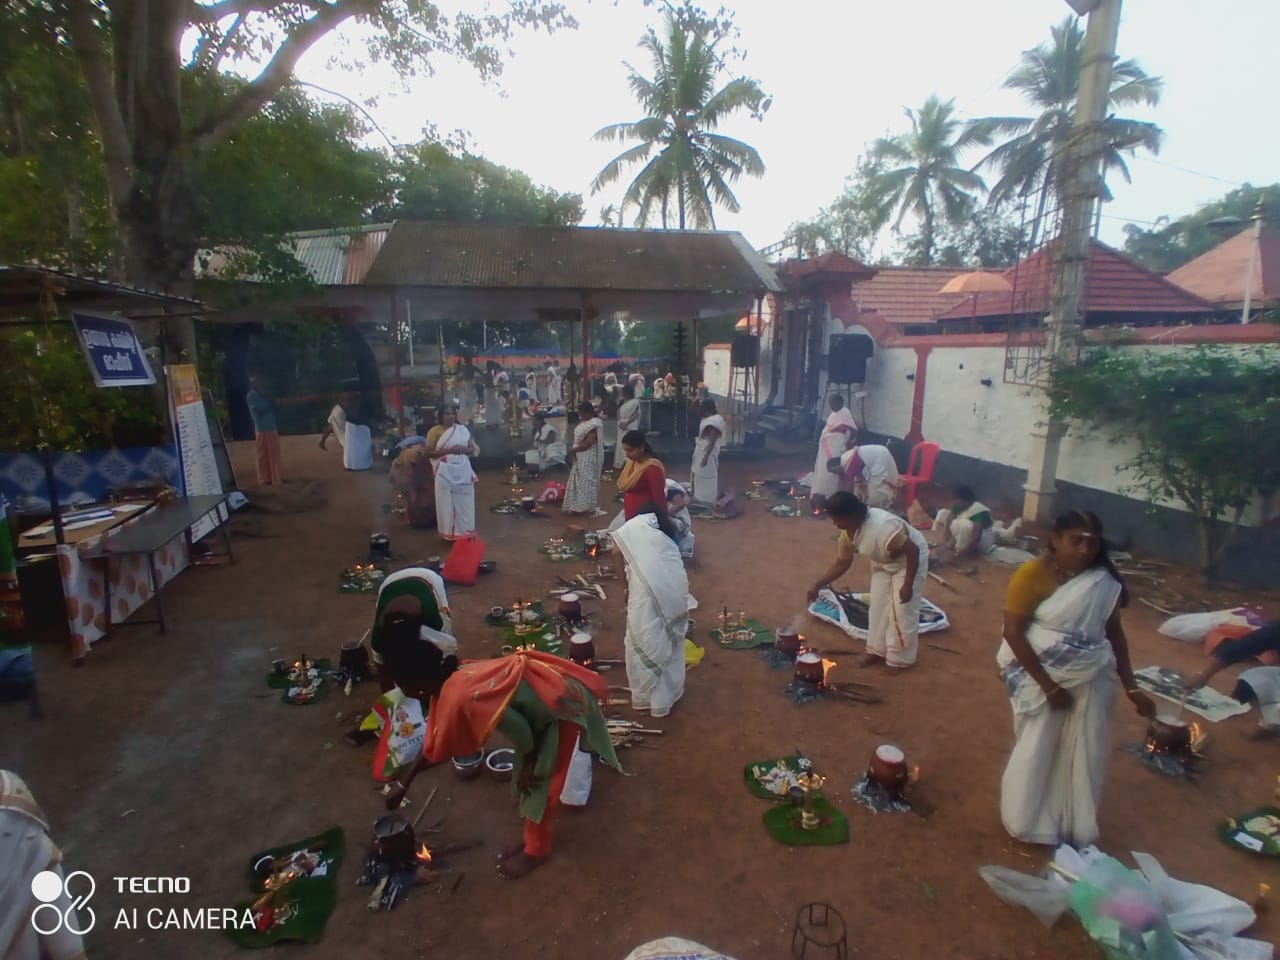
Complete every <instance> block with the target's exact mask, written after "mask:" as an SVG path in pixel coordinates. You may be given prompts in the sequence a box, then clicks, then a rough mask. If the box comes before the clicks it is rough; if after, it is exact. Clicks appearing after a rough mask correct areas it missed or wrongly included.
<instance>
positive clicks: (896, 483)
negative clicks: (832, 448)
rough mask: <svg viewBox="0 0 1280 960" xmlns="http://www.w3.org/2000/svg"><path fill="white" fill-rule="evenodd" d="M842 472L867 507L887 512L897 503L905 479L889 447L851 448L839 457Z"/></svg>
mask: <svg viewBox="0 0 1280 960" xmlns="http://www.w3.org/2000/svg"><path fill="white" fill-rule="evenodd" d="M840 468H841V470H842V472H843V473H844V476H845V479H846V480H850V481H852V482H853V485H854V490H855V492H856V493H857V494H858V495H859V496H860V497H861V498H862V499H863V500H865V501H866V502H867V506H869V507H879V508H880V509H882V510H888V509H890V508H891V507H892V506H893V503H894V501H895V500H897V498H898V488H899V487H900V486H902V477H901V476H900V475H899V474H898V464H897V462H896V461H895V460H894V459H893V453H892V452H891V451H890V450H889V448H888V447H882V446H879V445H877V444H866V443H864V444H861V445H860V446H856V447H850V448H849V449H848V450H846V451H845V452H844V453H842V454H841V455H840Z"/></svg>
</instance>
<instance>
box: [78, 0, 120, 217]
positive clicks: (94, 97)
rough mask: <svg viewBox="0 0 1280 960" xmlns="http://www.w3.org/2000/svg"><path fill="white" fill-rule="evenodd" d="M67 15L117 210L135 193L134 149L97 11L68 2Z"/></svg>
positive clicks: (81, 0) (82, 1)
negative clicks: (116, 90) (117, 94)
mask: <svg viewBox="0 0 1280 960" xmlns="http://www.w3.org/2000/svg"><path fill="white" fill-rule="evenodd" d="M67 12H68V15H69V21H70V34H71V48H72V50H73V51H74V52H75V55H76V59H77V60H78V61H79V63H80V72H81V73H83V74H84V81H85V88H86V89H87V91H88V94H89V102H90V103H91V104H92V106H93V114H94V118H95V120H96V121H97V127H98V136H99V138H100V139H101V140H102V153H103V158H104V160H105V161H106V168H107V187H108V189H109V190H110V192H111V200H112V204H111V206H112V209H113V211H114V210H118V209H119V208H120V205H121V204H123V203H124V201H125V200H126V199H127V198H128V196H129V194H130V193H131V192H132V191H133V172H134V171H133V166H134V165H133V150H132V148H131V147H130V145H129V135H128V132H127V131H126V129H125V124H124V116H123V115H122V114H121V112H120V103H119V101H117V100H116V97H115V89H116V85H115V83H114V82H113V80H112V77H111V67H110V64H109V63H108V62H107V52H106V49H105V48H104V47H103V43H102V31H101V29H100V28H99V26H98V23H97V22H96V20H95V18H94V13H95V8H94V6H93V4H92V3H91V2H90V0H68V3H67Z"/></svg>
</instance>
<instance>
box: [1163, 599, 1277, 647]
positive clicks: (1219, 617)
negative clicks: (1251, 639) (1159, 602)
mask: <svg viewBox="0 0 1280 960" xmlns="http://www.w3.org/2000/svg"><path fill="white" fill-rule="evenodd" d="M1225 623H1234V624H1239V625H1240V626H1245V627H1253V628H1255V629H1256V628H1258V627H1260V626H1262V625H1263V621H1262V618H1261V617H1259V616H1258V615H1257V614H1256V613H1254V612H1253V611H1252V610H1250V609H1249V608H1248V607H1239V608H1238V609H1235V610H1215V611H1213V612H1212V613H1184V614H1181V615H1179V616H1176V617H1170V618H1169V619H1168V620H1166V621H1165V622H1164V623H1162V624H1160V633H1161V634H1163V635H1164V636H1166V637H1172V638H1173V639H1174V640H1182V641H1183V642H1184V643H1200V642H1201V641H1203V640H1204V638H1205V635H1206V634H1207V633H1208V632H1209V631H1210V630H1212V629H1213V628H1214V627H1220V626H1222V625H1223V624H1225Z"/></svg>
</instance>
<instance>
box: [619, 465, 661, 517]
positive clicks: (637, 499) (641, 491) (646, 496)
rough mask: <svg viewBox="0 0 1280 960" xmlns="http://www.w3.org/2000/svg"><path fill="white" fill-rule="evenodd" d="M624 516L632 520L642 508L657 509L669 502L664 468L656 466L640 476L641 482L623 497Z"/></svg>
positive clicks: (647, 469)
mask: <svg viewBox="0 0 1280 960" xmlns="http://www.w3.org/2000/svg"><path fill="white" fill-rule="evenodd" d="M622 498H623V499H622V515H623V516H624V517H626V518H627V519H628V520H630V519H631V518H632V517H634V516H635V515H636V513H637V512H638V511H639V510H640V508H641V507H643V506H645V505H646V504H649V503H651V504H653V505H654V506H655V507H656V506H659V505H660V504H663V503H666V502H667V476H666V472H665V471H664V470H663V469H662V467H660V466H658V465H657V464H654V465H653V466H651V467H648V468H646V470H645V472H644V473H642V474H641V475H640V482H639V483H637V484H636V485H635V486H634V487H632V488H631V489H630V490H628V491H627V492H626V493H624V494H623V495H622Z"/></svg>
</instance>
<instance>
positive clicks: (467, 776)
mask: <svg viewBox="0 0 1280 960" xmlns="http://www.w3.org/2000/svg"><path fill="white" fill-rule="evenodd" d="M482 766H484V751H483V750H477V751H476V752H475V753H471V754H468V755H467V756H465V757H454V758H453V772H454V775H455V776H457V778H458V779H459V780H474V779H475V778H476V777H478V776H480V768H481V767H482Z"/></svg>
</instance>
